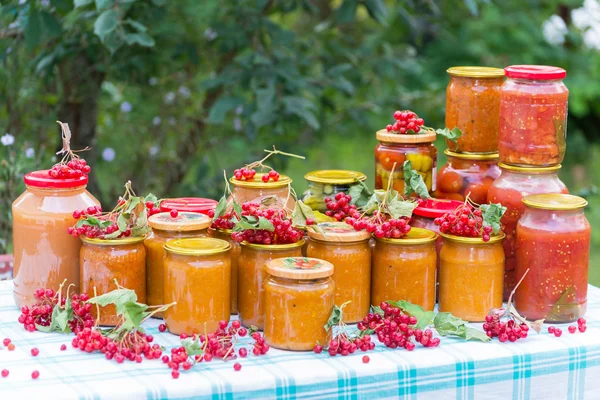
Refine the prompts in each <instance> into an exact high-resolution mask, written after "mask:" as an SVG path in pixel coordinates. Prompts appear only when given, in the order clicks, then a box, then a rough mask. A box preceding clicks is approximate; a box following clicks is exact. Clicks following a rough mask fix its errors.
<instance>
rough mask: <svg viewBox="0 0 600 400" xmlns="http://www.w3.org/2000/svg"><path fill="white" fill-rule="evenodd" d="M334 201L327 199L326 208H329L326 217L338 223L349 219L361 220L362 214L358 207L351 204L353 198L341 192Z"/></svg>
mask: <svg viewBox="0 0 600 400" xmlns="http://www.w3.org/2000/svg"><path fill="white" fill-rule="evenodd" d="M334 199H335V200H334ZM334 199H332V198H331V197H325V206H326V207H327V211H325V215H327V216H328V217H333V218H335V219H336V220H338V221H343V220H345V219H346V218H347V217H352V218H360V213H359V212H358V210H357V208H356V206H355V205H354V204H350V202H351V201H352V196H350V195H348V194H344V193H341V192H340V193H338V194H336V195H335V197H334Z"/></svg>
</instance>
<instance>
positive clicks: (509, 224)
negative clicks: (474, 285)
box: [488, 163, 569, 301]
mask: <svg viewBox="0 0 600 400" xmlns="http://www.w3.org/2000/svg"><path fill="white" fill-rule="evenodd" d="M498 166H499V167H500V169H501V171H502V173H501V174H500V177H499V178H498V179H496V180H495V181H494V183H493V184H492V186H491V187H490V190H489V192H488V200H489V202H490V203H500V204H502V205H503V206H504V207H506V212H505V213H504V215H503V216H502V220H501V221H500V222H501V223H502V229H503V230H504V233H505V234H506V238H505V239H504V241H503V242H502V244H503V245H504V257H505V261H504V301H507V300H508V297H509V296H510V293H511V292H512V291H513V289H514V288H515V285H516V284H517V281H518V279H517V274H516V273H515V268H516V266H517V248H516V243H517V222H519V218H521V215H523V212H524V211H525V205H524V204H523V202H522V201H521V200H522V199H523V197H525V196H528V195H530V194H541V193H569V190H568V189H567V186H566V185H565V184H564V183H563V182H562V181H561V180H560V178H559V177H558V170H559V169H560V164H559V165H555V166H553V167H530V168H526V167H515V166H512V165H508V164H504V163H500V164H498Z"/></svg>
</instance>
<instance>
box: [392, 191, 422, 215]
mask: <svg viewBox="0 0 600 400" xmlns="http://www.w3.org/2000/svg"><path fill="white" fill-rule="evenodd" d="M390 197H391V196H390ZM387 203H388V204H387V211H388V212H389V214H390V215H391V216H392V218H395V219H398V218H400V217H409V218H410V217H412V213H413V210H414V209H415V208H416V207H417V203H415V202H413V201H405V200H402V199H400V198H399V196H396V197H394V198H391V199H389V200H388V202H387Z"/></svg>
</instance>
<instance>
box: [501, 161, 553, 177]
mask: <svg viewBox="0 0 600 400" xmlns="http://www.w3.org/2000/svg"><path fill="white" fill-rule="evenodd" d="M498 166H499V167H500V168H502V169H504V170H507V171H514V172H529V173H533V174H544V173H548V172H555V171H558V170H559V169H561V168H562V165H561V164H557V165H552V166H549V167H519V166H517V165H510V164H505V163H503V162H499V163H498Z"/></svg>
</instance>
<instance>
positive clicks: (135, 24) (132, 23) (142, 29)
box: [123, 19, 148, 32]
mask: <svg viewBox="0 0 600 400" xmlns="http://www.w3.org/2000/svg"><path fill="white" fill-rule="evenodd" d="M123 23H124V24H127V25H129V26H131V27H132V28H134V29H135V30H136V31H138V32H146V31H147V30H148V28H146V25H144V24H142V23H140V22H138V21H136V20H133V19H126V20H124V21H123Z"/></svg>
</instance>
